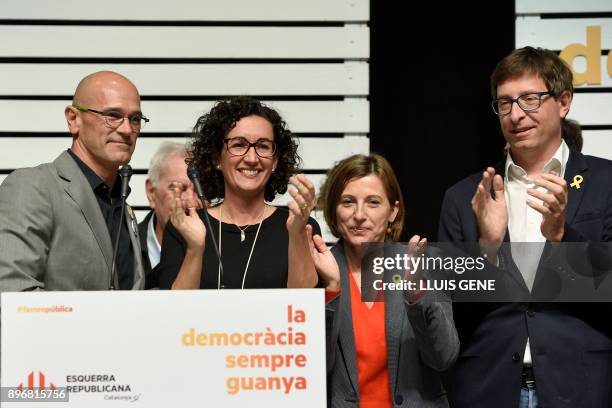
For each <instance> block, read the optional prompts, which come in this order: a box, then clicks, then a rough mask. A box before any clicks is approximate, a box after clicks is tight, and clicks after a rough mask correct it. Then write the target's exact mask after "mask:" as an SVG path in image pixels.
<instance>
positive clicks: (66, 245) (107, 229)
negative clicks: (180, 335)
mask: <svg viewBox="0 0 612 408" xmlns="http://www.w3.org/2000/svg"><path fill="white" fill-rule="evenodd" d="M64 114H65V117H66V121H67V124H68V129H69V131H70V133H71V135H72V145H71V147H70V149H68V150H67V151H64V152H63V153H61V154H60V155H59V157H58V158H57V159H55V161H53V162H52V163H45V164H41V165H39V166H37V167H34V168H26V169H19V170H16V171H14V172H13V173H11V174H10V175H9V176H8V177H7V178H6V179H5V181H4V183H3V184H2V185H1V186H0V291H1V292H5V291H29V290H106V289H109V288H110V287H111V286H114V287H115V288H117V289H142V288H143V287H144V272H143V267H142V259H141V255H140V244H139V241H138V228H137V223H136V219H135V217H134V215H133V211H132V210H131V208H129V206H126V210H125V214H124V222H123V224H122V225H119V222H120V219H121V208H122V207H121V180H120V178H119V177H118V168H119V166H121V165H123V164H126V163H128V162H129V161H130V158H131V157H132V153H133V152H134V147H135V145H136V139H137V137H138V135H139V133H140V129H141V127H142V125H143V124H144V123H145V122H147V121H148V119H147V118H145V117H144V116H143V114H142V112H141V110H140V95H139V93H138V90H137V89H136V87H135V86H134V84H132V83H131V82H130V81H129V80H128V79H127V78H125V77H124V76H122V75H119V74H117V73H115V72H110V71H102V72H96V73H94V74H91V75H88V76H87V77H85V78H83V80H81V82H80V83H79V85H78V87H77V89H76V91H75V94H74V98H73V101H72V104H71V105H69V106H67V107H66V108H65V110H64ZM117 235H119V237H118V238H119V245H118V248H119V249H118V252H117V257H116V262H115V265H116V272H114V273H112V272H111V271H112V269H113V267H112V263H113V243H114V242H115V238H117ZM111 275H113V276H112V277H111Z"/></svg>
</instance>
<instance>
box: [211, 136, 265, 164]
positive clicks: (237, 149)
mask: <svg viewBox="0 0 612 408" xmlns="http://www.w3.org/2000/svg"><path fill="white" fill-rule="evenodd" d="M223 143H225V144H226V145H227V151H228V152H229V154H231V155H232V156H244V155H245V154H247V152H248V151H249V149H250V148H251V147H254V148H255V153H257V155H258V156H259V157H262V158H265V159H269V158H270V157H272V156H274V153H276V143H274V142H273V141H272V140H270V139H257V140H256V141H255V142H253V143H251V142H249V141H248V140H247V139H246V138H244V137H242V136H237V137H230V138H228V139H223Z"/></svg>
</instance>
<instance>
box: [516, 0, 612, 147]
mask: <svg viewBox="0 0 612 408" xmlns="http://www.w3.org/2000/svg"><path fill="white" fill-rule="evenodd" d="M515 4H516V47H517V48H519V47H523V46H526V45H531V46H534V47H544V48H548V49H551V50H555V51H557V52H561V55H562V57H563V58H564V59H566V61H567V62H568V63H570V64H571V66H572V68H573V70H574V71H575V74H577V75H576V78H577V79H578V81H577V82H576V81H575V82H576V83H575V84H574V85H575V92H576V93H575V95H574V102H573V104H572V108H571V111H570V113H569V115H568V118H571V119H575V120H577V121H578V122H580V124H581V125H582V127H583V137H584V148H583V152H584V153H586V154H590V155H594V156H599V157H605V158H607V159H612V53H611V52H610V50H612V1H610V0H582V1H574V0H538V1H533V0H516V3H515ZM587 33H589V34H588V35H587ZM580 54H582V56H581V55H580ZM585 56H586V57H585Z"/></svg>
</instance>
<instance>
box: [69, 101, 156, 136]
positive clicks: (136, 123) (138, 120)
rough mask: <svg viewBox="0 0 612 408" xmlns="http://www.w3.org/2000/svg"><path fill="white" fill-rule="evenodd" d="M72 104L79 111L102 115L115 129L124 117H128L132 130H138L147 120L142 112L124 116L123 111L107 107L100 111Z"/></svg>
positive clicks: (109, 125)
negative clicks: (107, 108)
mask: <svg viewBox="0 0 612 408" xmlns="http://www.w3.org/2000/svg"><path fill="white" fill-rule="evenodd" d="M72 106H74V107H75V108H76V109H77V110H79V111H81V112H92V113H96V114H98V115H100V116H102V118H103V119H104V121H105V122H106V124H107V125H108V127H111V128H113V129H116V128H118V127H119V126H121V124H122V123H123V120H124V119H125V118H127V119H128V123H129V124H130V127H131V128H132V129H133V130H140V129H142V128H143V127H145V125H146V124H147V122H149V119H147V118H146V117H145V116H144V115H143V114H142V113H135V114H133V115H130V116H125V115H124V114H123V112H121V111H118V110H116V109H109V110H105V111H103V112H102V111H98V110H95V109H90V108H87V107H85V106H83V105H79V104H77V103H74V104H72Z"/></svg>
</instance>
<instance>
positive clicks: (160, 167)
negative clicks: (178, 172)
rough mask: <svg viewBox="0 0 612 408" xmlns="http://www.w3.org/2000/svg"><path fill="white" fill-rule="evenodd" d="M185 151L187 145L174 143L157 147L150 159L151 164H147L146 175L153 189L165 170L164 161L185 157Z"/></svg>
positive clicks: (165, 143) (164, 143)
mask: <svg viewBox="0 0 612 408" xmlns="http://www.w3.org/2000/svg"><path fill="white" fill-rule="evenodd" d="M187 149H188V145H186V144H183V143H176V142H163V143H162V144H161V145H160V146H159V148H158V149H157V151H156V152H155V154H154V155H153V157H152V158H151V163H149V172H148V173H147V175H148V177H149V179H150V180H151V183H153V187H155V186H157V182H158V181H159V178H160V177H161V176H162V174H163V172H164V170H165V167H166V161H168V158H169V157H170V156H174V155H180V156H183V157H187Z"/></svg>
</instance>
